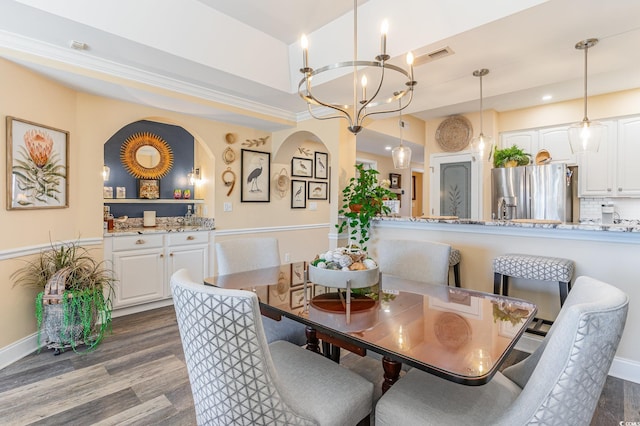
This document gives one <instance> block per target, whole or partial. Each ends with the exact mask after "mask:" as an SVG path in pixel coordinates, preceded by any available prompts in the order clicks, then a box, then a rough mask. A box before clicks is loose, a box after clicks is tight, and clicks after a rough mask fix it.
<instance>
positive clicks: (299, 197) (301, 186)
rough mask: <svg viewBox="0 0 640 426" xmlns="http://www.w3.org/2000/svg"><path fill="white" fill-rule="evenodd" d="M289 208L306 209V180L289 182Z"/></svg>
mask: <svg viewBox="0 0 640 426" xmlns="http://www.w3.org/2000/svg"><path fill="white" fill-rule="evenodd" d="M291 208H292V209H305V208H307V181H306V180H292V181H291Z"/></svg>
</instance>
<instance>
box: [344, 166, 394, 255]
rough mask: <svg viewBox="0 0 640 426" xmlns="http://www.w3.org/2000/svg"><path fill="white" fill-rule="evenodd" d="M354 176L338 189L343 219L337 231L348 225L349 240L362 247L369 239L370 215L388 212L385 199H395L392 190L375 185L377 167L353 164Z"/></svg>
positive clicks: (372, 216) (376, 183) (371, 216)
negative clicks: (340, 191) (375, 168)
mask: <svg viewBox="0 0 640 426" xmlns="http://www.w3.org/2000/svg"><path fill="white" fill-rule="evenodd" d="M355 167H356V176H355V177H352V178H351V179H349V184H348V185H347V186H346V187H345V188H344V189H343V190H342V203H343V204H342V207H341V208H340V209H339V210H338V214H339V215H343V216H344V217H345V220H344V221H342V222H341V223H340V224H339V225H336V228H338V233H342V232H343V231H344V230H345V229H346V228H347V227H348V228H349V240H350V242H352V243H355V244H357V245H359V246H360V247H361V248H362V249H363V250H366V249H367V247H366V243H367V241H369V229H370V228H371V219H373V218H374V217H376V215H379V214H389V212H390V211H391V209H390V208H389V207H387V206H385V205H384V204H383V200H385V199H395V198H396V194H394V193H393V192H391V191H389V190H388V189H386V188H383V187H382V186H380V185H378V174H379V173H378V171H377V170H374V169H365V168H364V167H363V165H362V164H356V166H355Z"/></svg>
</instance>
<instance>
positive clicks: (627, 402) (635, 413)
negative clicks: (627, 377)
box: [620, 381, 640, 422]
mask: <svg viewBox="0 0 640 426" xmlns="http://www.w3.org/2000/svg"><path fill="white" fill-rule="evenodd" d="M620 420H624V421H625V422H640V383H633V382H627V381H625V382H624V418H622V419H620Z"/></svg>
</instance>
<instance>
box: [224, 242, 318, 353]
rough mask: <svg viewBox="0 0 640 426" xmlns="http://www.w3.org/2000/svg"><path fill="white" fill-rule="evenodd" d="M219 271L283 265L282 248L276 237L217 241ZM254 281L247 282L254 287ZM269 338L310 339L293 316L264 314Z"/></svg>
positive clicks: (287, 339) (226, 272)
mask: <svg viewBox="0 0 640 426" xmlns="http://www.w3.org/2000/svg"><path fill="white" fill-rule="evenodd" d="M215 250H216V261H217V266H218V275H226V274H234V273H238V272H246V271H251V270H255V269H263V268H269V267H275V266H280V249H279V247H278V240H277V239H276V238H237V239H233V240H226V241H220V242H217V243H216V244H215ZM250 286H251V283H247V287H250ZM262 323H263V325H264V330H265V333H266V335H267V341H268V342H274V341H276V340H286V341H288V342H291V343H295V344H297V345H299V346H301V345H304V344H306V343H307V337H306V334H305V327H304V325H303V324H300V323H298V322H295V321H293V320H291V319H289V318H285V317H282V318H281V319H280V320H279V321H276V320H273V319H271V318H268V317H263V318H262Z"/></svg>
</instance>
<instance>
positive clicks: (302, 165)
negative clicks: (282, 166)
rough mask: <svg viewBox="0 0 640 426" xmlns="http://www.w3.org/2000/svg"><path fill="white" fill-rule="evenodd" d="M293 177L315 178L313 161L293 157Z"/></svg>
mask: <svg viewBox="0 0 640 426" xmlns="http://www.w3.org/2000/svg"><path fill="white" fill-rule="evenodd" d="M291 176H299V177H313V160H312V159H311V158H301V157H293V158H292V159H291Z"/></svg>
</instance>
